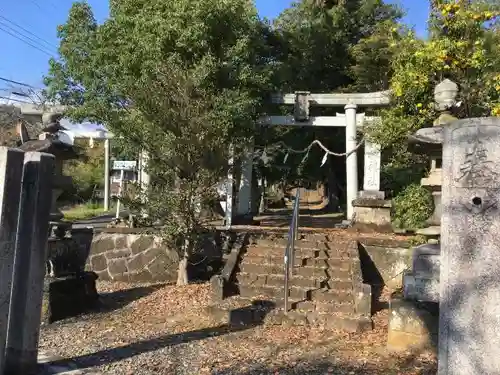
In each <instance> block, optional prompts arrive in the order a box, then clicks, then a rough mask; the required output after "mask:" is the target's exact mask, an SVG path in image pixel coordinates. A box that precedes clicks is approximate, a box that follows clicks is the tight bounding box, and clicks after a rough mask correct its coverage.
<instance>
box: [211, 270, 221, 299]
mask: <svg viewBox="0 0 500 375" xmlns="http://www.w3.org/2000/svg"><path fill="white" fill-rule="evenodd" d="M210 291H211V293H212V301H213V302H215V303H217V302H221V301H222V300H223V299H224V278H223V277H222V276H221V275H214V276H212V278H211V279H210Z"/></svg>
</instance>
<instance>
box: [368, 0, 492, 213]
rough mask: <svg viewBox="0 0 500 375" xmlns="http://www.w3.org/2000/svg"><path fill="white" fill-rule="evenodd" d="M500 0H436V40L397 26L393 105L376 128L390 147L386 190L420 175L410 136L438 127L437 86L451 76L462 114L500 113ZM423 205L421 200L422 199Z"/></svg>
mask: <svg viewBox="0 0 500 375" xmlns="http://www.w3.org/2000/svg"><path fill="white" fill-rule="evenodd" d="M499 11H500V5H499V4H498V2H496V1H483V0H473V1H471V0H435V1H432V7H431V15H430V22H429V31H430V38H429V39H428V40H421V39H419V38H417V37H416V36H415V34H414V33H413V32H409V31H407V30H404V29H399V30H397V29H395V30H393V32H392V34H391V39H392V41H391V50H392V54H393V58H392V59H391V70H392V71H393V74H392V77H391V81H390V88H391V90H392V94H393V101H392V102H393V104H392V106H391V107H390V108H388V109H386V110H383V111H382V113H381V116H382V122H381V123H380V124H379V125H378V126H376V127H374V128H373V129H372V134H371V136H373V137H374V138H375V139H376V140H377V142H379V143H380V144H381V145H382V146H383V148H384V149H385V155H386V157H387V159H386V163H385V166H384V175H385V177H386V188H387V189H389V190H392V191H393V193H394V194H398V193H399V192H400V191H401V190H402V189H403V188H404V187H405V186H406V185H408V184H409V183H411V182H412V180H415V178H416V179H418V178H419V175H420V173H421V172H423V171H424V169H425V168H426V167H427V165H425V164H423V162H425V159H421V158H418V159H417V158H416V157H415V155H412V154H411V153H409V152H408V151H407V141H406V140H407V136H408V134H409V133H412V132H415V131H416V130H418V129H420V128H422V127H428V126H432V124H433V121H434V120H435V118H436V116H437V113H436V111H435V108H434V94H433V92H434V88H435V86H436V85H437V84H438V83H439V82H440V81H442V80H443V79H445V78H449V79H451V80H452V81H455V82H456V83H457V84H458V85H459V86H460V93H459V101H461V102H462V105H461V107H460V110H459V113H457V116H458V117H482V116H491V115H493V116H495V115H496V116H500V104H499V98H500V74H499V72H500V53H499V48H500V47H499V46H500V43H499V40H500V37H499V36H500V34H499V32H498V24H497V22H498V15H499V14H500V13H499ZM417 204H418V203H417Z"/></svg>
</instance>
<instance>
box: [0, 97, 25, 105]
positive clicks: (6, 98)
mask: <svg viewBox="0 0 500 375" xmlns="http://www.w3.org/2000/svg"><path fill="white" fill-rule="evenodd" d="M0 99H5V100H11V101H13V102H19V103H24V104H33V102H26V101H24V100H19V99H13V98H8V97H6V96H0Z"/></svg>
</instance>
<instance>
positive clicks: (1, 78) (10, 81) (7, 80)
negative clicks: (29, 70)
mask: <svg viewBox="0 0 500 375" xmlns="http://www.w3.org/2000/svg"><path fill="white" fill-rule="evenodd" d="M0 81H4V82H8V83H13V84H15V85H19V86H24V87H29V88H30V89H34V88H35V87H34V86H31V85H28V84H27V83H22V82H17V81H13V80H11V79H8V78H4V77H0Z"/></svg>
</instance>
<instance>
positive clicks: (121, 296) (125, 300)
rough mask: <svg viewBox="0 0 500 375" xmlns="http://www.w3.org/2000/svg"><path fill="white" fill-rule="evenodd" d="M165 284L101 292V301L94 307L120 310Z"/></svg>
mask: <svg viewBox="0 0 500 375" xmlns="http://www.w3.org/2000/svg"><path fill="white" fill-rule="evenodd" d="M164 286H165V284H156V285H149V286H141V287H136V288H130V289H122V290H118V291H116V292H109V293H100V294H99V303H98V305H97V307H96V308H95V309H94V311H95V312H111V311H115V310H119V309H121V308H123V307H125V306H127V305H128V304H129V303H132V302H134V301H137V300H139V299H141V298H144V297H146V296H148V295H150V294H152V293H154V292H156V291H157V290H158V289H161V288H163V287H164Z"/></svg>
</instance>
